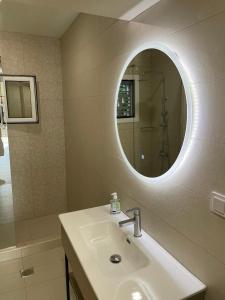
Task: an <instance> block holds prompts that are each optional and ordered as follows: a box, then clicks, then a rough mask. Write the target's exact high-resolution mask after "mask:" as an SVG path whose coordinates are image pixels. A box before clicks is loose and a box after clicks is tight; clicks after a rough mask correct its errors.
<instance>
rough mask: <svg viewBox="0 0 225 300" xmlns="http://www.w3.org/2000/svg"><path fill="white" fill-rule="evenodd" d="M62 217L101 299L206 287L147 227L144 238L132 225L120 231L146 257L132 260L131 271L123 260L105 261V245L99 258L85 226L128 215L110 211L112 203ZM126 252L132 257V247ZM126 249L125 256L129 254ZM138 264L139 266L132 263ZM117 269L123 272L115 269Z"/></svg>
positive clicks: (165, 295) (171, 297) (162, 295)
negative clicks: (118, 262) (134, 231)
mask: <svg viewBox="0 0 225 300" xmlns="http://www.w3.org/2000/svg"><path fill="white" fill-rule="evenodd" d="M59 219H60V221H61V224H62V227H63V228H64V230H65V232H66V234H67V236H68V238H69V240H70V242H71V245H72V247H73V249H74V251H75V253H76V255H77V257H78V259H79V261H80V263H81V265H82V267H83V270H84V272H85V273H86V275H87V278H88V280H89V282H90V284H91V286H92V287H93V290H94V291H95V293H96V295H97V297H98V299H99V300H145V299H151V300H181V299H186V298H188V297H190V296H192V295H195V294H197V293H199V292H201V291H203V290H205V289H206V286H205V285H204V284H203V283H202V282H201V281H200V280H198V279H197V278H196V277H195V276H194V275H193V274H191V273H190V272H189V271H188V270H186V269H185V268H184V267H183V266H182V265H181V264H180V263H179V262H178V261H177V260H176V259H175V258H174V257H172V256H171V255H170V254H169V253H168V252H167V251H166V250H165V249H163V248H162V247H161V246H160V245H159V244H158V243H157V242H156V241H155V240H154V239H152V238H151V237H150V236H149V235H148V234H147V233H146V232H145V231H144V230H142V237H141V238H135V237H133V225H130V226H127V227H125V228H122V229H121V231H123V234H125V236H127V237H129V240H130V241H131V243H132V244H133V245H134V246H132V247H135V248H138V251H139V252H140V253H141V256H142V253H143V257H144V259H142V258H141V260H140V259H139V258H140V257H139V258H138V257H137V262H131V268H130V269H129V268H128V269H129V271H128V272H125V271H126V270H127V269H126V268H125V269H121V266H122V264H121V266H120V267H119V264H118V267H117V265H113V264H112V263H110V262H109V260H108V259H107V262H104V259H105V258H104V249H103V250H102V249H101V251H102V256H100V259H99V260H98V259H97V256H96V255H95V254H94V253H93V251H92V249H94V248H90V244H91V241H90V236H88V234H87V236H85V234H86V233H85V232H86V231H85V230H86V229H85V228H89V226H93V225H96V224H99V225H98V226H105V227H106V226H107V224H109V222H110V223H111V224H112V223H113V225H114V223H115V224H116V226H117V224H118V222H119V221H121V220H124V219H127V216H126V215H125V214H123V213H120V214H117V215H110V213H109V205H106V206H99V207H95V208H90V209H85V210H80V211H75V212H70V213H65V214H61V215H60V216H59ZM116 226H115V228H116V230H118V229H117V227H116ZM115 232H117V231H115ZM112 234H116V233H114V232H113V233H112ZM122 242H123V241H122ZM124 243H125V242H124ZM110 245H111V244H110ZM126 249H129V246H126ZM126 249H125V251H127V250H126ZM139 249H140V250H139ZM107 250H109V249H107ZM114 250H115V249H112V251H114ZM135 251H136V250H135ZM114 252H115V251H114ZM136 252H137V251H136ZM136 252H135V253H136ZM124 253H127V256H128V258H129V259H132V255H133V254H132V253H129V250H128V251H127V252H124ZM124 253H123V256H126V254H124ZM112 254H113V253H112ZM135 255H136V254H134V255H133V258H134V259H135V257H136V256H135ZM123 256H122V258H123ZM139 256H140V255H139ZM107 257H108V256H107ZM142 261H143V262H142ZM135 264H136V265H137V266H138V268H137V269H135V267H133V265H135ZM112 267H113V268H114V269H112ZM132 267H133V268H132ZM107 268H108V269H107ZM116 268H117V269H116ZM119 268H120V269H119ZM117 270H122V272H121V271H119V272H118V273H116V272H117ZM124 270H125V271H124ZM117 274H118V275H117Z"/></svg>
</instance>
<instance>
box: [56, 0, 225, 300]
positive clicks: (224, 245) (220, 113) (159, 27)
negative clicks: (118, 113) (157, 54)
mask: <svg viewBox="0 0 225 300" xmlns="http://www.w3.org/2000/svg"><path fill="white" fill-rule="evenodd" d="M153 12H154V13H151V12H149V15H148V16H146V15H144V16H143V21H144V22H146V23H148V25H145V24H141V23H134V22H131V23H125V22H122V21H116V20H113V19H107V18H98V17H94V16H88V15H81V16H80V17H79V18H78V19H77V20H76V21H75V22H74V24H73V25H72V27H71V28H70V29H69V30H68V31H67V33H66V34H65V35H64V37H63V40H62V51H63V52H62V54H63V84H64V110H65V128H66V131H65V132H66V154H67V163H66V164H67V176H68V196H69V206H70V209H80V208H85V207H91V206H96V205H100V204H103V203H107V202H108V198H109V197H108V194H109V193H110V192H114V191H117V192H118V193H119V195H120V197H121V199H122V205H123V208H124V209H125V208H128V207H132V206H137V205H138V206H140V207H142V208H143V209H142V211H143V224H144V228H145V230H147V231H148V232H149V233H150V234H151V235H152V236H153V237H154V238H155V239H156V240H157V241H159V242H160V244H162V246H164V247H165V248H166V249H167V250H168V251H169V252H171V253H172V254H173V255H174V256H175V257H176V258H177V259H178V260H180V261H181V262H182V263H183V264H184V265H185V266H186V267H187V268H188V269H190V270H191V271H192V272H193V273H194V274H195V275H196V276H198V277H199V278H200V279H201V280H202V281H203V282H205V283H206V284H207V285H208V293H207V297H206V299H207V300H224V299H225V280H224V278H225V234H224V228H225V220H224V219H222V218H219V217H217V216H216V215H213V214H212V213H210V211H209V196H210V192H211V191H212V190H216V191H218V192H220V193H225V185H224V181H225V168H224V164H225V151H224V150H225V138H224V136H225V121H224V111H225V102H224V94H225V90H224V89H225V55H224V53H225V41H224V26H225V2H224V1H219V0H216V1H204V0H199V1H194V0H182V1H180V0H179V1H160V4H159V6H156V7H155V8H154V10H153ZM139 21H142V20H141V19H139ZM145 41H157V42H161V43H164V44H165V45H167V46H168V47H170V48H171V49H172V50H174V51H175V52H176V53H177V55H178V56H179V58H180V59H181V60H182V62H183V64H184V65H185V66H186V68H187V70H188V72H189V74H190V77H191V81H192V89H193V91H194V95H195V101H196V104H197V108H198V123H197V127H196V131H195V135H194V136H192V140H191V147H190V152H188V154H187V156H186V159H185V160H184V161H183V163H182V164H181V165H180V167H179V168H178V169H177V171H176V172H175V173H174V174H173V175H171V176H170V177H168V178H167V179H166V180H164V181H162V182H155V183H146V182H142V181H141V180H139V179H138V178H136V177H135V176H134V175H133V174H132V173H131V172H130V171H129V169H128V168H127V166H126V164H125V163H124V162H123V160H122V156H121V153H120V151H119V148H118V145H117V140H116V135H115V125H114V120H113V108H114V101H115V89H116V84H117V79H118V76H119V74H120V72H121V69H122V65H123V63H124V62H125V61H126V59H127V58H128V56H129V53H130V51H132V49H134V48H135V47H136V46H137V45H139V44H140V43H143V42H145Z"/></svg>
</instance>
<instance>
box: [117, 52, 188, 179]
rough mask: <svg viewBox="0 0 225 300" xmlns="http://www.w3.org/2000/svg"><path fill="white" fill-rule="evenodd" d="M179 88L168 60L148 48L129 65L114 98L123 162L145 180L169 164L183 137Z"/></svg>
mask: <svg viewBox="0 0 225 300" xmlns="http://www.w3.org/2000/svg"><path fill="white" fill-rule="evenodd" d="M186 107H187V106H186V97H185V92H184V87H183V83H182V79H181V77H180V74H179V72H178V70H177V68H176V66H175V64H174V63H173V61H172V60H171V59H170V58H169V57H168V56H167V55H166V54H165V53H163V52H162V51H160V50H157V49H148V50H145V51H142V52H141V53H139V54H138V55H137V56H136V57H135V58H134V59H133V60H132V61H131V62H130V64H129V66H128V67H127V69H126V72H125V74H124V76H123V80H122V82H121V84H120V89H119V95H118V100H117V128H118V132H119V138H120V142H121V145H122V148H123V151H124V153H125V155H126V157H127V159H128V161H129V163H130V164H131V165H132V166H133V168H134V169H136V170H137V171H138V172H139V173H140V174H142V175H144V176H146V177H158V176H160V175H162V174H164V173H165V172H166V171H167V170H169V169H170V167H171V166H172V165H173V163H174V162H175V160H176V158H177V156H178V154H179V152H180V150H181V147H182V144H183V140H184V135H185V129H186V119H187V108H186Z"/></svg>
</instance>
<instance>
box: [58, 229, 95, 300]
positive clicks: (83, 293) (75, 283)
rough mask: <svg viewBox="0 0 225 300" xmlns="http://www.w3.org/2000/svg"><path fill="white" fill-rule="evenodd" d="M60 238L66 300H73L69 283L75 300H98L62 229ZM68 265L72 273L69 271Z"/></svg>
mask: <svg viewBox="0 0 225 300" xmlns="http://www.w3.org/2000/svg"><path fill="white" fill-rule="evenodd" d="M61 237H62V244H63V248H64V251H65V270H66V287H67V300H73V299H70V295H69V293H70V292H69V283H70V285H71V287H72V289H73V291H74V294H75V297H76V298H75V300H87V299H88V300H98V298H97V297H96V295H95V293H94V291H93V289H92V287H91V285H90V283H89V281H88V279H87V276H86V274H85V273H84V271H83V268H82V266H81V264H80V262H79V259H78V258H77V255H76V253H75V251H74V249H73V247H72V246H71V243H70V241H69V239H68V237H67V235H66V233H65V231H64V229H63V228H62V229H61ZM69 265H70V267H71V271H72V272H70V271H69Z"/></svg>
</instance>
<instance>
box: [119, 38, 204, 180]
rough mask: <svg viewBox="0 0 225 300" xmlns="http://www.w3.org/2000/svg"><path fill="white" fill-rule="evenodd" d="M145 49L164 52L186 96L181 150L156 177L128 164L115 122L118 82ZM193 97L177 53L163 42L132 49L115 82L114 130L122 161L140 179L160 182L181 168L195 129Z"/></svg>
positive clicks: (190, 82)
mask: <svg viewBox="0 0 225 300" xmlns="http://www.w3.org/2000/svg"><path fill="white" fill-rule="evenodd" d="M147 49H156V50H159V51H161V52H163V53H164V54H166V55H167V56H168V57H169V58H170V59H171V60H172V62H173V63H174V65H175V66H176V68H177V70H178V72H179V75H180V77H181V79H182V83H183V88H184V92H185V97H186V110H187V112H186V130H185V134H184V139H183V144H182V147H181V150H180V152H179V154H178V156H177V159H176V160H175V162H174V163H173V164H172V166H171V167H170V168H169V169H168V170H167V171H166V172H165V173H164V174H162V175H160V176H157V177H147V176H143V175H142V174H140V173H139V172H138V171H137V170H135V168H134V167H133V166H132V165H131V164H130V162H129V161H128V159H127V157H126V154H125V153H124V150H123V147H122V145H121V141H120V136H119V128H118V123H117V98H118V93H119V89H120V83H121V80H122V79H123V76H124V74H125V72H126V69H127V67H128V65H129V64H130V63H131V61H132V60H133V59H134V58H135V57H136V56H137V55H138V54H139V53H140V52H142V51H144V50H147ZM194 102H195V97H194V93H193V90H192V81H191V79H190V76H189V74H188V72H187V71H186V69H185V67H184V65H183V64H182V62H181V60H180V58H179V57H178V55H177V54H176V53H175V52H174V51H173V50H171V49H170V48H168V47H167V46H165V45H164V44H161V43H145V44H143V45H140V46H138V47H137V48H136V49H134V50H132V51H131V53H130V55H129V56H128V57H127V59H126V61H125V64H124V65H123V66H122V68H121V73H120V76H119V78H118V82H117V89H116V93H115V105H114V123H115V132H116V139H117V143H118V147H119V149H120V152H121V155H122V157H123V159H124V161H125V162H126V164H127V167H128V168H129V170H130V171H131V172H132V173H133V174H134V175H135V176H136V177H137V178H139V179H140V180H142V181H146V182H151V183H153V182H155V183H156V182H161V181H162V180H165V179H168V177H169V176H171V175H172V174H174V172H175V171H177V170H178V168H181V167H182V165H183V162H184V161H185V160H186V159H187V156H188V154H189V153H190V148H191V137H192V136H193V135H194V131H196V129H197V119H198V117H197V109H196V105H195V103H194Z"/></svg>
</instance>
